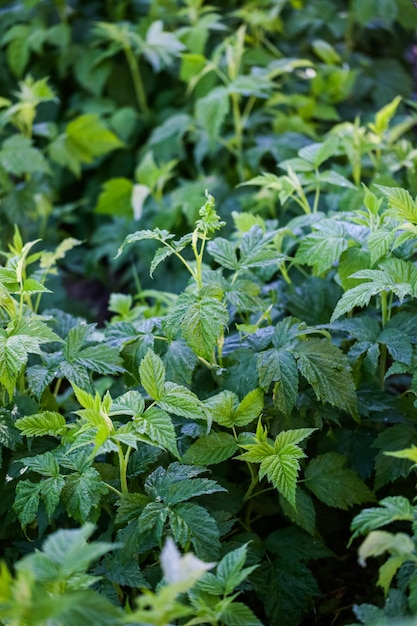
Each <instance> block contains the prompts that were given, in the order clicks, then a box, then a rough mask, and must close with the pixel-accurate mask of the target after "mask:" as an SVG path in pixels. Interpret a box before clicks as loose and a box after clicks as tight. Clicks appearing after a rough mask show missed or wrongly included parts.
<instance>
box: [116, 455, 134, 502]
mask: <svg viewBox="0 0 417 626" xmlns="http://www.w3.org/2000/svg"><path fill="white" fill-rule="evenodd" d="M117 448H118V449H117V452H118V455H119V467H120V484H121V487H122V494H123V495H124V496H127V495H128V494H129V489H128V487H127V478H126V472H127V462H128V460H129V456H130V451H131V449H132V448H130V447H129V448H128V449H127V452H126V455H124V454H123V450H122V446H121V445H120V444H118V446H117Z"/></svg>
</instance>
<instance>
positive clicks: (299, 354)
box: [295, 338, 357, 415]
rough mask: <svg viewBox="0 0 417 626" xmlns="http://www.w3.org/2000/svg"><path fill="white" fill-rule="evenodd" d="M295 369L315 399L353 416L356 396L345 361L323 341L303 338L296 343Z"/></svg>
mask: <svg viewBox="0 0 417 626" xmlns="http://www.w3.org/2000/svg"><path fill="white" fill-rule="evenodd" d="M295 356H296V358H297V367H298V369H299V370H300V372H301V374H302V375H303V376H304V378H306V379H307V381H308V382H309V383H310V385H311V386H312V388H313V390H314V393H315V394H316V396H317V398H318V400H321V401H322V402H329V403H330V404H332V405H333V406H337V407H338V408H340V409H344V410H345V411H348V412H349V413H350V414H351V415H356V413H357V406H356V402H357V401H356V393H355V387H354V383H353V378H352V374H351V371H350V366H349V362H348V359H347V357H346V355H345V354H343V352H342V351H341V350H340V349H339V348H337V347H336V346H334V345H333V344H332V343H330V341H328V340H327V339H315V338H314V339H307V340H306V341H302V342H300V343H299V344H297V350H296V353H295Z"/></svg>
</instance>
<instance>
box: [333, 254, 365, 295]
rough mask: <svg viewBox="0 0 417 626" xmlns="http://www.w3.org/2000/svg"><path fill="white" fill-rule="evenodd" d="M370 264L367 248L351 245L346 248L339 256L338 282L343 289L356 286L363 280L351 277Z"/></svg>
mask: <svg viewBox="0 0 417 626" xmlns="http://www.w3.org/2000/svg"><path fill="white" fill-rule="evenodd" d="M370 266H371V257H370V255H369V252H368V251H367V250H363V249H362V248H358V247H356V246H351V247H349V248H347V249H346V250H345V251H344V252H343V253H342V254H341V256H340V259H339V267H338V272H339V276H340V282H341V284H342V287H343V289H344V290H345V291H347V290H348V289H352V288H353V287H356V286H357V285H359V284H360V283H363V282H364V280H360V279H359V278H353V276H354V275H355V274H356V272H358V271H359V270H363V269H369V267H370Z"/></svg>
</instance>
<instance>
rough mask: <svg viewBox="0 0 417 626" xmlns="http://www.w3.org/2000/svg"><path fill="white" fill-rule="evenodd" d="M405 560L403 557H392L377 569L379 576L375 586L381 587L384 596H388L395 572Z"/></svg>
mask: <svg viewBox="0 0 417 626" xmlns="http://www.w3.org/2000/svg"><path fill="white" fill-rule="evenodd" d="M406 560H407V557H405V556H392V557H390V558H389V559H388V560H387V561H385V563H383V564H382V565H381V567H380V568H379V576H378V582H377V585H379V587H382V589H383V590H384V594H385V596H387V595H388V592H389V588H390V586H391V583H392V579H393V578H394V576H395V574H396V573H397V571H398V570H399V569H400V567H401V565H402V564H403V563H404V561H406Z"/></svg>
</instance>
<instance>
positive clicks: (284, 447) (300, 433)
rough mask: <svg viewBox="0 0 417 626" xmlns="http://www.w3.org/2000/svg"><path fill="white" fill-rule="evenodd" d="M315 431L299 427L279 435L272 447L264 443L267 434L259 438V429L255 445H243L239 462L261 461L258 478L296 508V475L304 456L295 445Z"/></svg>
mask: <svg viewBox="0 0 417 626" xmlns="http://www.w3.org/2000/svg"><path fill="white" fill-rule="evenodd" d="M314 430H315V429H314V428H299V429H296V430H287V431H283V432H281V433H280V434H279V435H278V437H277V438H276V439H275V443H274V445H273V446H271V445H270V444H269V443H268V442H267V441H265V440H263V438H264V437H266V433H264V434H263V435H262V439H260V438H259V434H258V431H259V426H258V429H257V433H256V441H257V443H254V444H248V445H243V446H241V447H243V448H245V449H246V450H248V451H247V452H244V453H243V454H241V455H240V457H239V459H242V460H246V461H249V462H260V463H261V465H260V468H259V479H260V480H262V478H264V476H266V477H267V478H268V480H269V481H270V482H271V483H272V484H273V486H274V487H275V488H276V489H277V490H278V491H279V492H280V493H282V495H283V496H284V497H285V498H287V500H288V501H289V502H290V504H292V505H293V506H295V491H296V483H297V476H298V472H299V470H300V464H299V462H298V459H301V458H303V457H305V454H304V452H303V451H302V450H301V448H300V447H299V446H297V445H296V444H297V443H299V442H301V441H302V440H303V439H305V438H306V437H309V436H310V435H311V434H312V433H313V432H314Z"/></svg>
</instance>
